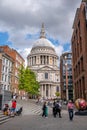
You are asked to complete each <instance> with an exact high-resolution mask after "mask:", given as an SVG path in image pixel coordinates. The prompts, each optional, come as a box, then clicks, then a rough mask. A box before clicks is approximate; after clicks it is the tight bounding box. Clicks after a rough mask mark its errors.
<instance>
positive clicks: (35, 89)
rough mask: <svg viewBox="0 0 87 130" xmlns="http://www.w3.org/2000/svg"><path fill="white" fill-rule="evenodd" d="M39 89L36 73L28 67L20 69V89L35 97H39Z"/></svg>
mask: <svg viewBox="0 0 87 130" xmlns="http://www.w3.org/2000/svg"><path fill="white" fill-rule="evenodd" d="M39 87H40V85H39V82H38V81H37V80H36V75H35V73H34V72H33V71H32V70H30V69H29V68H28V67H26V68H24V67H23V66H21V68H20V69H19V89H22V90H25V91H26V92H28V93H30V94H33V95H38V94H39Z"/></svg>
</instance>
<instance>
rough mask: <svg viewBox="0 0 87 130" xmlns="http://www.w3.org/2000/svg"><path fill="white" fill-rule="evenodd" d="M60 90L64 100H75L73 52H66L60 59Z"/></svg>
mask: <svg viewBox="0 0 87 130" xmlns="http://www.w3.org/2000/svg"><path fill="white" fill-rule="evenodd" d="M60 88H61V98H62V99H64V100H69V99H73V82H72V53H71V52H65V53H63V54H62V55H61V57H60Z"/></svg>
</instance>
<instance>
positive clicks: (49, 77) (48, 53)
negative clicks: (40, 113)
mask: <svg viewBox="0 0 87 130" xmlns="http://www.w3.org/2000/svg"><path fill="white" fill-rule="evenodd" d="M27 62H28V67H29V68H30V69H32V70H33V71H34V72H35V73H36V76H37V80H38V81H39V83H40V94H41V96H42V97H43V98H55V97H56V95H55V93H56V92H57V91H58V92H59V93H60V70H59V69H58V56H57V54H56V52H55V49H54V46H53V44H52V43H51V42H50V41H49V40H48V39H47V38H46V35H45V29H44V24H42V29H41V33H40V38H39V39H38V40H37V41H35V43H34V45H33V47H32V49H31V52H30V54H29V55H28V56H27Z"/></svg>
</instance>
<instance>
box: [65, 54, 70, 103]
mask: <svg viewBox="0 0 87 130" xmlns="http://www.w3.org/2000/svg"><path fill="white" fill-rule="evenodd" d="M66 59H67V57H66V56H65V76H66V100H67V101H68V99H69V94H68V71H67V68H68V67H67V66H68V65H67V62H66Z"/></svg>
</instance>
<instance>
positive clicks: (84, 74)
mask: <svg viewBox="0 0 87 130" xmlns="http://www.w3.org/2000/svg"><path fill="white" fill-rule="evenodd" d="M86 6H87V3H86V2H81V5H80V8H78V9H77V11H76V15H75V19H74V24H73V34H72V39H71V42H72V57H73V85H74V95H75V97H74V98H75V99H77V98H84V99H86V100H87V82H86V81H87V18H86V13H87V10H86Z"/></svg>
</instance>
